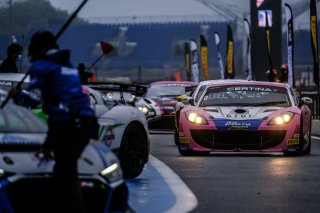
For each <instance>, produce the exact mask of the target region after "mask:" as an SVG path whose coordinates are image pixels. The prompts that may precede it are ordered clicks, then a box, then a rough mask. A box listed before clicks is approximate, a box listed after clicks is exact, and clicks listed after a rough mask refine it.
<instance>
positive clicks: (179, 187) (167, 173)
mask: <svg viewBox="0 0 320 213" xmlns="http://www.w3.org/2000/svg"><path fill="white" fill-rule="evenodd" d="M149 163H150V164H151V165H152V166H153V167H154V168H155V169H156V170H157V171H158V172H159V174H160V175H161V176H162V177H163V179H164V180H165V181H166V182H167V184H168V186H169V187H170V189H171V190H172V192H173V193H174V195H175V197H176V203H175V204H174V205H173V206H172V207H171V208H170V209H169V210H167V211H166V212H167V213H171V212H172V213H173V212H190V211H191V210H193V209H194V208H195V207H196V206H197V205H198V200H197V198H196V196H195V195H194V194H193V192H192V191H191V190H190V189H189V188H188V186H187V185H186V184H185V183H184V182H183V181H182V180H181V178H180V177H179V176H178V175H177V174H176V173H174V172H173V171H172V170H171V169H170V168H169V167H168V166H167V165H166V164H164V163H163V162H162V161H160V160H158V159H157V158H155V157H153V156H152V155H149Z"/></svg>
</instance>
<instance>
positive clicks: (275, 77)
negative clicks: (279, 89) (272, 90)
mask: <svg viewBox="0 0 320 213" xmlns="http://www.w3.org/2000/svg"><path fill="white" fill-rule="evenodd" d="M266 74H267V76H268V79H269V81H270V82H277V83H279V82H280V79H279V75H278V71H277V70H276V69H274V68H273V69H272V72H270V69H268V70H267V72H266Z"/></svg>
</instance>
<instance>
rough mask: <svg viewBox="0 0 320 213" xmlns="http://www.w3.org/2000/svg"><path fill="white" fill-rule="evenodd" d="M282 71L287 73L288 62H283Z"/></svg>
mask: <svg viewBox="0 0 320 213" xmlns="http://www.w3.org/2000/svg"><path fill="white" fill-rule="evenodd" d="M280 71H281V73H282V74H287V73H288V64H282V65H281V68H280Z"/></svg>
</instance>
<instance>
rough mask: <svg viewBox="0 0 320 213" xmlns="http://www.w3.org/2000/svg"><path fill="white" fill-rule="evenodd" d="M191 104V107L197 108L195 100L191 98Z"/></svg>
mask: <svg viewBox="0 0 320 213" xmlns="http://www.w3.org/2000/svg"><path fill="white" fill-rule="evenodd" d="M189 103H190V105H191V106H195V105H196V104H195V103H194V99H193V98H191V99H190V100H189Z"/></svg>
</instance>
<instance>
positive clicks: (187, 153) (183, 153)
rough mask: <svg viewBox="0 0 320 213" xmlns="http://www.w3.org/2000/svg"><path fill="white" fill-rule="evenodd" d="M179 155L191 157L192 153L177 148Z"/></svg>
mask: <svg viewBox="0 0 320 213" xmlns="http://www.w3.org/2000/svg"><path fill="white" fill-rule="evenodd" d="M179 153H180V155H182V156H191V155H192V152H190V151H188V150H181V149H180V147H179Z"/></svg>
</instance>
